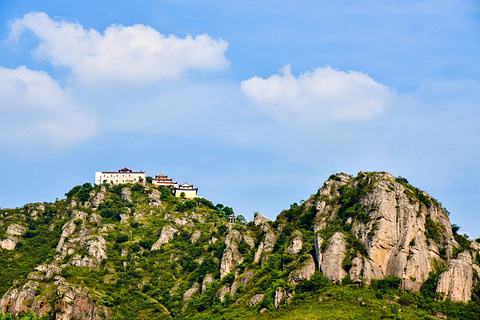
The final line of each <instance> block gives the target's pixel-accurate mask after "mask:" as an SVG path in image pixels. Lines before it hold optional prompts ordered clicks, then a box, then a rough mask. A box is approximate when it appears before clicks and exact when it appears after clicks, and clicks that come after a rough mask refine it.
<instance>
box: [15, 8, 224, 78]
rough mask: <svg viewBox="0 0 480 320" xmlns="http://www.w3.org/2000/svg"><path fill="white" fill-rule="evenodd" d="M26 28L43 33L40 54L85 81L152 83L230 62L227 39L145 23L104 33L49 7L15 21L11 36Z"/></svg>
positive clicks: (36, 34) (36, 32)
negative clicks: (55, 14) (169, 31)
mask: <svg viewBox="0 0 480 320" xmlns="http://www.w3.org/2000/svg"><path fill="white" fill-rule="evenodd" d="M25 31H31V32H33V34H34V35H35V36H36V37H38V39H39V41H40V43H39V45H38V47H37V48H36V51H35V52H36V54H37V55H38V56H39V57H41V58H44V59H47V60H48V61H50V62H51V63H52V64H53V65H56V66H62V67H67V68H70V69H71V70H72V73H73V75H74V76H75V77H76V78H77V79H78V80H80V81H82V82H93V83H96V82H101V81H114V82H118V81H120V82H124V81H126V82H133V83H149V82H154V81H158V80H162V79H172V78H177V77H179V76H181V75H182V74H184V73H185V72H187V71H189V70H207V71H211V70H219V69H222V68H225V67H226V66H227V65H228V61H227V59H226V58H225V56H224V53H225V51H226V50H227V47H228V44H227V42H225V41H223V40H221V39H218V40H217V39H213V38H211V37H210V36H208V35H206V34H201V35H197V36H194V37H192V36H187V37H185V38H179V37H176V36H173V35H169V36H165V35H163V34H161V33H159V32H158V31H156V30H155V29H153V28H151V27H149V26H145V25H142V24H136V25H132V26H121V25H111V26H109V27H108V28H106V29H105V31H104V32H103V33H100V32H98V31H97V30H94V29H85V28H84V27H83V26H81V25H80V24H77V23H70V22H65V21H56V20H52V19H50V17H49V16H48V15H47V14H45V13H43V12H33V13H28V14H26V15H24V16H23V17H22V18H21V19H17V20H15V21H14V22H13V23H12V25H11V32H10V38H11V39H12V40H14V41H17V40H18V39H19V37H20V36H21V35H22V34H23V33H24V32H25Z"/></svg>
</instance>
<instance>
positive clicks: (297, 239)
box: [287, 230, 303, 254]
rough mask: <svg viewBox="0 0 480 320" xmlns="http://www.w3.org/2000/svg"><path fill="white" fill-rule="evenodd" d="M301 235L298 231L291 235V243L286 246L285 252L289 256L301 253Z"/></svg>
mask: <svg viewBox="0 0 480 320" xmlns="http://www.w3.org/2000/svg"><path fill="white" fill-rule="evenodd" d="M302 247H303V235H302V232H301V231H300V230H295V231H294V232H293V233H292V243H291V244H290V245H289V246H288V248H287V252H288V253H291V254H298V253H300V251H302Z"/></svg>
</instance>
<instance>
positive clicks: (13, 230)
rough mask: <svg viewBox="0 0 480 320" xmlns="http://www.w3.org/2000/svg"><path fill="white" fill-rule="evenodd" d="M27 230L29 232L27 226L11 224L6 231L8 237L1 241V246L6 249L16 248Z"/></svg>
mask: <svg viewBox="0 0 480 320" xmlns="http://www.w3.org/2000/svg"><path fill="white" fill-rule="evenodd" d="M25 232H27V228H26V227H25V226H22V225H20V224H17V223H12V224H10V225H9V226H8V227H7V231H6V232H5V235H6V238H5V239H3V240H2V241H0V247H1V248H2V249H5V250H14V249H15V247H16V246H17V243H18V241H19V238H21V237H22V236H23V235H24V234H25Z"/></svg>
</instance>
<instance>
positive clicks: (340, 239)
mask: <svg viewBox="0 0 480 320" xmlns="http://www.w3.org/2000/svg"><path fill="white" fill-rule="evenodd" d="M346 252H347V247H346V244H345V236H344V235H343V233H341V232H335V233H334V234H333V236H332V237H331V238H330V240H329V242H328V246H327V249H326V250H325V252H324V253H323V255H322V260H321V263H320V269H321V270H322V272H323V274H324V275H325V277H327V278H328V279H330V280H332V281H335V282H340V281H342V279H343V278H344V277H345V276H346V275H347V272H346V271H345V270H344V269H343V259H344V258H345V254H346Z"/></svg>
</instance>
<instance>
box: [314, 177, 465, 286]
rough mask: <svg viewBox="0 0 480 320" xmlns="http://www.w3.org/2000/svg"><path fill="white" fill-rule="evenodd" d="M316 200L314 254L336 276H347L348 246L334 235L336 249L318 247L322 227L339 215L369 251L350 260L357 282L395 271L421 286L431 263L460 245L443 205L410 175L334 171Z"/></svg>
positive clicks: (404, 281) (406, 283)
mask: <svg viewBox="0 0 480 320" xmlns="http://www.w3.org/2000/svg"><path fill="white" fill-rule="evenodd" d="M313 203H314V205H315V207H316V210H317V214H316V216H315V224H314V230H315V231H316V232H317V234H319V236H318V237H317V240H316V242H317V243H316V244H315V248H316V251H317V257H316V258H317V261H319V262H320V261H321V264H323V266H321V270H322V272H324V273H325V274H326V276H327V277H328V278H330V279H334V280H335V281H338V280H339V277H341V276H344V275H346V273H345V272H344V270H343V269H342V268H341V264H339V262H341V259H340V257H341V255H342V252H345V250H347V249H349V248H347V247H346V246H345V245H341V244H340V243H339V239H336V242H337V243H336V245H335V246H333V247H332V250H333V249H334V248H336V249H335V250H334V251H332V250H327V251H328V252H329V255H328V256H327V257H325V253H323V252H321V250H320V248H319V246H321V242H323V241H324V239H322V238H321V236H320V234H321V231H322V230H324V229H326V228H328V227H329V225H330V224H332V223H333V224H334V223H336V221H339V219H340V220H341V221H343V223H345V225H348V228H349V229H350V230H351V233H352V234H353V236H354V237H355V238H356V239H358V241H359V243H360V244H361V245H362V246H363V247H364V249H365V252H366V255H365V256H364V257H363V258H364V259H355V261H352V268H353V270H351V271H350V277H351V278H353V279H355V281H360V278H362V281H365V282H367V283H368V282H369V281H370V280H371V279H376V278H381V277H384V276H386V275H393V276H397V277H400V278H401V279H402V286H403V288H405V289H406V290H419V289H420V286H421V285H422V283H423V282H424V281H425V280H426V279H427V278H428V275H429V273H430V272H431V271H432V265H434V264H437V263H442V262H444V261H446V259H448V258H449V257H450V256H451V253H452V251H453V248H455V247H456V246H458V244H457V243H456V241H455V239H454V236H453V232H452V229H451V225H450V221H449V219H448V215H447V213H446V211H445V209H443V208H442V207H441V205H440V204H439V203H438V202H436V201H435V200H434V199H432V198H431V197H430V196H429V195H428V194H426V193H425V192H423V191H420V190H418V189H416V188H414V187H412V186H410V185H409V184H408V183H407V182H406V180H404V179H401V178H395V177H393V176H392V175H390V174H388V173H383V172H378V173H370V172H369V173H367V172H360V173H359V174H358V176H357V177H352V176H349V175H346V174H337V175H333V176H332V177H330V178H329V180H327V181H326V182H325V184H324V186H323V187H322V188H321V189H320V190H319V192H318V194H317V195H316V196H315V197H314V200H313ZM327 240H328V239H327ZM330 241H331V240H330ZM330 246H331V245H330V244H329V247H330ZM332 258H333V260H334V261H335V262H332ZM342 259H343V258H342ZM324 261H325V263H326V265H325V263H324ZM327 270H328V271H327ZM360 275H363V276H362V277H360Z"/></svg>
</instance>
